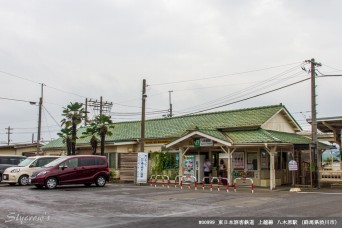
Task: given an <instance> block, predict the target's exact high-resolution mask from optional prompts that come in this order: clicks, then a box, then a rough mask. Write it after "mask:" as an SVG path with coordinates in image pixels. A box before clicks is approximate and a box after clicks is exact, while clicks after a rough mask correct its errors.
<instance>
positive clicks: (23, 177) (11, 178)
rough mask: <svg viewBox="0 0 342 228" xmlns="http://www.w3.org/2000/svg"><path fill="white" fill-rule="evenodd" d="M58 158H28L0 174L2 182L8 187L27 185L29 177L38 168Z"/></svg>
mask: <svg viewBox="0 0 342 228" xmlns="http://www.w3.org/2000/svg"><path fill="white" fill-rule="evenodd" d="M57 158H60V156H34V157H28V158H26V159H25V160H23V161H22V162H20V163H19V164H18V166H14V167H9V168H7V169H5V171H4V173H3V174H2V182H3V183H8V184H10V185H15V184H17V183H18V184H19V185H27V184H29V177H30V176H31V175H32V173H33V172H34V171H36V170H38V169H39V168H40V167H42V166H44V165H46V164H48V163H50V162H52V161H53V160H55V159H57Z"/></svg>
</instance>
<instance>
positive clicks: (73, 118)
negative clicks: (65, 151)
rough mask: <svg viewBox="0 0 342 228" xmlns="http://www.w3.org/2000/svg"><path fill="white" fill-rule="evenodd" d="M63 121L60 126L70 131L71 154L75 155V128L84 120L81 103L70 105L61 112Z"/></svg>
mask: <svg viewBox="0 0 342 228" xmlns="http://www.w3.org/2000/svg"><path fill="white" fill-rule="evenodd" d="M62 116H64V119H62V121H61V125H62V126H64V128H66V129H69V128H70V129H71V130H70V131H71V154H72V155H74V154H76V140H77V126H78V125H79V124H81V123H82V120H83V119H84V109H83V104H82V103H78V102H75V103H70V104H69V105H68V106H67V107H66V108H64V110H63V114H62Z"/></svg>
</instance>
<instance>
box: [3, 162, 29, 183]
mask: <svg viewBox="0 0 342 228" xmlns="http://www.w3.org/2000/svg"><path fill="white" fill-rule="evenodd" d="M25 158H26V157H25V156H21V155H0V182H1V180H2V174H3V172H4V171H5V169H7V168H8V167H11V166H16V165H18V164H19V163H20V162H22V161H23V160H25Z"/></svg>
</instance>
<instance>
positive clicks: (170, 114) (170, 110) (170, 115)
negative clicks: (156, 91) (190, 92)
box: [169, 90, 173, 117]
mask: <svg viewBox="0 0 342 228" xmlns="http://www.w3.org/2000/svg"><path fill="white" fill-rule="evenodd" d="M172 92H173V90H170V91H169V104H170V109H169V112H170V113H169V117H172V103H171V93H172Z"/></svg>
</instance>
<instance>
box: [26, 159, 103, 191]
mask: <svg viewBox="0 0 342 228" xmlns="http://www.w3.org/2000/svg"><path fill="white" fill-rule="evenodd" d="M108 180H109V168H108V162H107V159H106V157H104V156H95V155H75V156H67V157H61V158H59V159H57V160H55V161H53V162H51V163H49V164H47V165H45V166H44V167H42V168H41V169H40V170H38V171H36V172H34V173H33V174H32V176H31V177H30V181H31V183H32V184H34V185H35V186H36V187H37V188H43V187H44V186H45V187H46V188H48V189H53V188H56V187H57V185H68V184H84V185H86V186H90V185H91V184H93V183H95V184H96V186H99V187H103V186H105V185H106V182H107V181H108Z"/></svg>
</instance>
